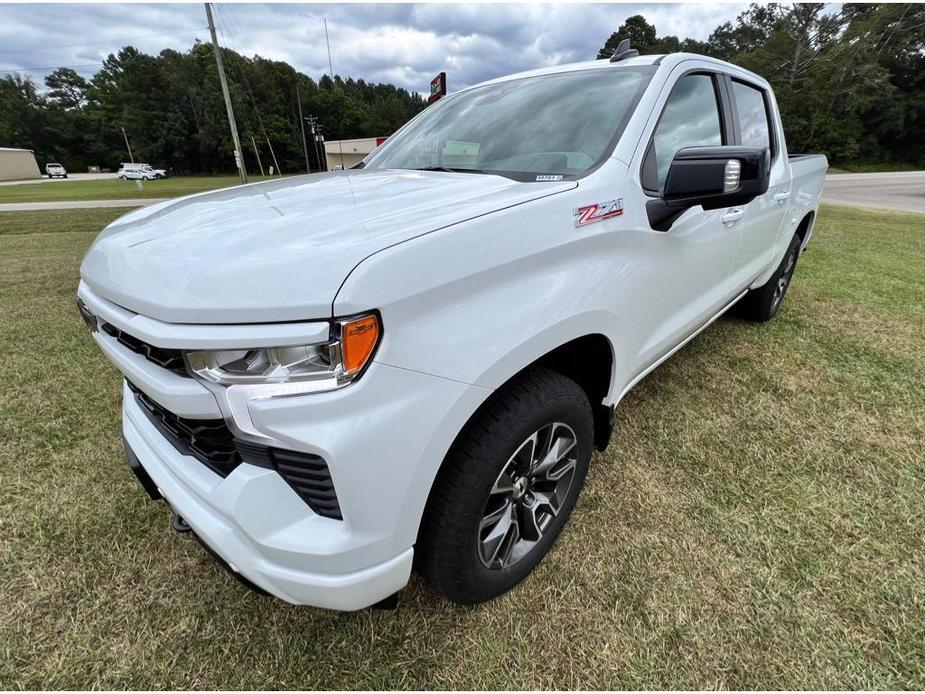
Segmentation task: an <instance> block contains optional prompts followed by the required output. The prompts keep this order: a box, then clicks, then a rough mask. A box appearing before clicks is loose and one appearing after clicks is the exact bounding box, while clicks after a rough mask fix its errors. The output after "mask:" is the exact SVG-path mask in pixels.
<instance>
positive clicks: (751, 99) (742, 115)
mask: <svg viewBox="0 0 925 694" xmlns="http://www.w3.org/2000/svg"><path fill="white" fill-rule="evenodd" d="M732 93H733V96H734V97H735V108H736V113H738V115H739V130H740V131H741V138H742V144H743V145H745V146H746V147H768V148H770V146H771V131H770V129H769V127H768V111H767V108H765V103H764V94H763V93H762V92H761V90H760V89H755V88H754V87H750V86H749V85H747V84H744V83H742V82H733V83H732Z"/></svg>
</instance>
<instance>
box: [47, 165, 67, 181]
mask: <svg viewBox="0 0 925 694" xmlns="http://www.w3.org/2000/svg"><path fill="white" fill-rule="evenodd" d="M45 173H46V174H47V175H48V178H67V169H65V168H64V167H63V166H61V164H45Z"/></svg>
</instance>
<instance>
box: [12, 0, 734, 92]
mask: <svg viewBox="0 0 925 694" xmlns="http://www.w3.org/2000/svg"><path fill="white" fill-rule="evenodd" d="M745 6H746V5H745V4H744V3H741V4H738V3H736V4H732V3H723V4H678V5H670V4H614V5H604V4H595V5H538V4H529V5H527V4H518V5H474V4H459V5H453V4H436V5H424V4H418V5H415V4H394V5H384V4H383V5H368V4H362V5H360V4H353V5H351V4H330V5H311V4H306V5H297V4H286V5H257V4H219V5H216V12H215V15H216V24H217V28H218V32H219V42H220V43H222V44H223V45H226V46H228V47H229V48H233V49H235V50H237V51H239V52H242V53H244V54H246V55H253V54H255V53H256V54H260V55H262V56H264V57H267V58H274V59H278V60H285V61H287V62H289V63H290V64H292V65H293V66H295V67H296V68H297V69H298V70H300V71H301V72H304V73H306V74H308V75H310V76H311V77H313V78H315V79H317V78H319V77H320V76H321V75H322V74H323V73H325V72H327V67H328V63H327V51H326V50H325V43H324V27H323V24H322V19H323V18H326V19H327V21H328V30H329V32H330V36H331V52H332V54H333V61H334V71H335V72H336V73H338V74H341V75H344V76H351V77H355V78H363V79H366V80H370V81H375V82H391V83H393V84H397V85H400V86H403V87H405V88H407V89H411V90H415V91H419V92H425V91H427V90H428V89H429V86H428V85H429V83H430V79H431V78H432V77H433V76H434V75H435V74H436V73H437V72H440V71H441V70H445V71H446V72H447V77H448V82H449V84H448V87H449V90H450V91H454V90H455V89H458V88H460V87H465V86H467V85H469V84H474V83H476V82H480V81H482V80H485V79H489V78H492V77H497V76H499V75H505V74H509V73H512V72H517V71H519V70H525V69H529V68H534V67H540V66H544V65H550V64H557V63H568V62H574V61H577V60H589V59H593V58H594V57H595V55H596V53H597V50H598V48H600V47H601V45H603V42H604V41H605V40H606V38H607V37H608V36H609V35H610V34H611V33H612V32H613V31H614V30H616V28H617V27H618V26H619V25H620V24H621V23H622V22H623V20H624V19H626V17H628V16H630V15H632V14H637V13H639V14H642V15H644V16H645V17H646V18H647V19H648V20H649V21H650V22H651V23H653V24H654V25H655V26H656V28H657V29H658V32H659V35H664V34H675V35H677V36H679V37H681V38H683V37H685V36H690V37H692V38H696V39H705V38H706V37H707V36H708V35H709V33H710V32H711V31H712V30H713V29H714V28H715V27H716V25H717V24H720V23H721V22H723V21H726V20H728V19H733V18H734V17H735V16H736V15H737V14H738V13H739V12H741V11H742V10H743V9H744V8H745ZM196 38H199V39H202V40H207V39H208V30H207V29H206V19H205V12H204V10H203V6H202V5H201V4H187V5H175V4H158V5H154V4H131V5H130V4H94V5H39V4H0V77H2V76H5V75H6V74H9V72H10V71H11V70H18V71H21V72H25V73H29V74H30V75H31V76H32V78H33V79H34V80H35V81H36V82H37V83H39V84H41V82H42V78H43V77H44V75H45V74H47V73H48V72H50V71H51V70H52V69H54V68H55V67H57V66H64V65H67V66H72V67H74V68H75V69H76V70H77V71H78V72H80V73H81V74H84V75H85V76H88V77H89V76H91V75H92V74H93V73H94V72H95V70H96V69H97V68H98V67H99V65H100V62H101V61H102V60H103V59H104V58H105V57H106V56H107V55H108V54H109V53H111V52H113V51H114V50H116V49H118V48H119V47H121V46H123V45H126V44H131V45H134V46H136V47H137V48H139V49H140V50H142V51H145V52H148V53H152V54H156V53H157V52H158V51H160V50H161V49H163V48H174V49H179V50H185V49H187V48H189V46H190V45H191V44H192V43H193V41H194V40H195V39H196Z"/></svg>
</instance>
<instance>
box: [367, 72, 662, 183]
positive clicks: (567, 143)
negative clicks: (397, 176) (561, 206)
mask: <svg viewBox="0 0 925 694" xmlns="http://www.w3.org/2000/svg"><path fill="white" fill-rule="evenodd" d="M654 72H655V67H654V66H642V67H628V66H627V67H620V68H612V69H603V70H601V69H591V70H582V71H578V72H565V73H559V74H553V75H542V76H539V77H526V78H523V79H518V80H512V81H509V82H500V83H498V84H490V85H486V86H484V87H476V88H475V89H470V90H468V91H464V92H460V93H459V94H455V95H453V96H450V97H447V98H446V99H443V100H441V101H439V102H437V103H436V104H434V105H433V106H431V107H429V108H428V109H427V110H425V111H424V112H423V113H422V114H421V115H420V116H418V117H417V118H416V119H415V120H414V121H413V122H411V123H410V124H409V125H408V126H407V127H406V128H404V129H402V130H401V131H400V132H399V133H397V134H396V135H395V136H393V137H392V138H389V140H388V141H387V142H386V143H385V144H384V145H383V146H382V147H381V148H380V149H379V150H377V151H376V152H375V153H374V154H373V155H372V156H371V157H370V159H369V160H368V161H367V162H366V164H365V166H364V168H366V169H423V170H435V169H436V170H451V171H471V172H476V173H497V174H501V175H506V176H509V177H511V178H515V179H517V180H522V181H535V180H560V179H562V178H566V177H574V176H580V175H581V174H583V173H585V172H587V171H588V170H590V169H591V168H593V167H594V166H596V165H597V164H598V163H599V162H600V161H601V160H602V159H603V158H604V157H605V156H606V155H607V154H609V153H610V152H611V151H612V149H613V146H614V145H615V144H616V141H617V139H618V138H619V135H620V133H621V132H622V130H623V128H624V127H625V126H626V121H627V120H628V119H629V116H630V115H631V114H632V111H633V108H634V107H635V105H636V102H637V101H638V100H639V97H640V96H641V95H642V92H643V90H644V89H645V87H646V85H647V84H648V82H649V78H650V77H651V76H652V74H653V73H654Z"/></svg>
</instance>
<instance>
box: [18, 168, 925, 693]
mask: <svg viewBox="0 0 925 694" xmlns="http://www.w3.org/2000/svg"><path fill="white" fill-rule="evenodd" d="M169 183H170V182H169V181H168V184H169ZM118 214H120V212H119V211H115V210H113V211H95V210H91V211H82V210H80V211H72V212H68V213H67V214H59V213H33V214H29V215H21V214H17V213H0V230H2V231H3V232H4V233H2V234H0V257H2V258H3V264H2V266H0V297H2V300H0V324H2V325H3V330H2V333H0V354H2V358H0V382H2V384H3V387H2V388H0V688H21V687H25V688H49V689H54V688H268V689H273V688H305V689H311V688H335V689H338V688H391V687H395V688H399V687H401V688H428V687H435V688H462V689H467V688H486V689H496V688H497V689H506V688H514V689H532V688H541V689H542V688H548V687H554V688H573V687H585V688H652V687H658V688H685V689H686V688H693V689H698V688H716V687H728V688H742V689H749V688H768V689H778V688H796V689H813V688H821V689H829V688H845V689H855V688H862V689H863V688H897V689H903V688H913V689H921V688H925V454H923V442H925V388H923V382H925V348H923V346H925V229H923V225H922V219H923V218H922V217H921V216H911V215H899V214H889V213H869V212H863V211H858V210H846V209H842V208H835V207H827V208H824V209H823V211H822V213H821V215H820V220H819V227H818V229H817V232H816V237H815V239H814V241H813V244H812V247H811V248H810V251H809V252H808V253H807V254H806V255H805V256H804V257H803V258H802V259H801V260H800V264H799V267H798V268H797V274H796V279H795V280H794V283H793V286H792V288H791V290H790V293H789V295H788V297H787V300H786V302H785V304H784V307H783V309H782V311H781V313H780V314H779V315H778V317H777V318H776V319H775V320H774V321H772V322H771V323H769V324H765V325H753V324H748V323H744V322H741V321H739V320H735V319H731V318H730V319H723V320H720V321H719V322H717V323H716V324H715V325H714V326H712V327H711V328H710V329H708V330H706V331H705V332H704V333H703V334H702V335H700V336H699V337H698V338H697V339H696V340H694V341H693V342H692V343H691V344H690V345H688V346H687V347H685V348H684V349H683V350H682V351H680V352H679V353H678V354H677V355H676V356H674V357H673V358H672V359H670V360H669V361H668V362H666V364H665V365H663V366H662V367H661V368H660V369H658V370H657V371H656V372H655V373H654V374H652V375H651V376H650V377H649V378H647V379H646V380H645V381H643V382H642V383H641V384H640V385H639V386H638V387H637V388H636V389H635V390H634V391H633V392H632V393H631V394H630V395H629V396H628V397H627V399H626V400H625V401H624V402H623V403H622V404H621V406H620V408H619V409H618V423H617V433H616V437H615V439H614V442H613V444H612V445H611V447H610V448H609V450H608V451H607V452H606V453H604V454H601V455H596V457H595V460H594V461H593V463H592V467H591V471H590V473H589V476H588V481H587V486H586V487H585V490H584V492H583V494H582V497H581V500H580V501H579V504H578V507H577V508H576V511H575V514H574V515H573V516H572V521H571V523H570V525H569V527H567V528H566V530H565V532H564V533H563V535H562V538H561V540H560V542H559V543H558V544H557V546H556V548H555V550H554V551H553V552H552V554H551V555H550V556H549V557H548V558H547V560H546V561H545V562H544V563H543V564H542V565H541V566H540V568H539V569H538V570H537V571H536V572H535V574H534V575H533V576H532V577H531V578H529V579H528V580H527V581H525V582H524V583H523V584H522V585H521V586H520V587H519V588H517V589H516V590H514V591H513V592H511V593H510V594H508V595H506V596H504V597H502V598H500V599H498V600H496V601H494V602H493V603H490V604H488V605H485V606H482V607H478V608H474V609H461V608H457V607H453V606H450V605H448V604H445V603H443V602H441V601H440V600H439V599H438V598H437V597H436V596H435V595H434V594H433V593H432V592H431V591H430V590H429V589H428V588H427V587H426V586H425V585H423V584H422V583H421V582H420V580H419V579H416V578H415V579H414V580H413V582H412V585H411V586H410V587H409V588H408V589H407V590H405V591H404V592H403V593H402V594H401V604H400V606H399V609H398V610H397V611H396V612H394V613H382V612H360V613H356V614H341V613H335V612H326V611H322V610H315V609H310V608H304V607H293V606H290V605H286V604H284V603H282V602H280V601H277V600H273V599H268V598H265V597H260V596H258V595H255V594H252V593H249V592H248V591H247V590H246V589H244V588H243V587H242V586H241V585H239V584H238V583H237V582H235V581H234V580H233V579H232V578H231V577H229V576H228V575H226V574H225V573H224V572H223V571H222V570H221V569H219V568H218V567H217V566H216V565H215V564H214V563H213V562H212V560H211V559H210V558H209V557H208V555H207V554H206V553H205V551H204V550H203V549H201V548H200V547H199V545H197V544H196V543H195V542H194V541H193V540H192V539H191V538H190V537H189V536H181V535H177V534H175V533H173V532H171V531H170V529H169V527H170V518H169V514H168V511H167V509H166V507H165V506H164V505H163V504H154V503H150V502H147V501H146V500H145V497H144V496H143V494H142V491H141V489H140V487H139V485H138V484H137V482H135V480H134V478H133V477H132V475H131V473H130V472H129V469H128V467H127V466H126V464H125V462H124V460H123V455H122V445H121V441H120V423H119V417H120V397H121V391H120V380H119V377H118V375H117V372H116V371H115V369H114V368H112V367H111V366H109V365H108V363H107V362H106V360H105V359H104V358H103V357H102V355H101V354H100V352H99V350H98V349H97V348H96V346H95V345H94V343H93V342H92V341H91V339H90V337H89V336H88V335H87V333H86V330H85V327H84V325H83V323H82V322H81V320H80V318H79V317H78V315H77V312H76V310H75V308H74V289H75V287H76V285H77V279H78V263H79V261H80V258H81V256H82V255H83V253H84V251H85V250H86V248H87V245H88V244H89V243H90V241H91V239H92V238H93V230H95V229H97V228H99V227H100V226H102V225H103V224H104V223H105V222H106V220H107V219H112V218H114V217H116V216H117V215H118ZM62 232H67V233H62Z"/></svg>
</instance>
